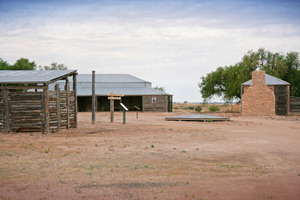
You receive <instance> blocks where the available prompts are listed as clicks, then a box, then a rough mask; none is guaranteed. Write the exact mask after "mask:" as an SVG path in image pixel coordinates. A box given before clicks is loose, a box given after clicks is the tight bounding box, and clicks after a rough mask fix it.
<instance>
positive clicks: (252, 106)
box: [242, 71, 275, 116]
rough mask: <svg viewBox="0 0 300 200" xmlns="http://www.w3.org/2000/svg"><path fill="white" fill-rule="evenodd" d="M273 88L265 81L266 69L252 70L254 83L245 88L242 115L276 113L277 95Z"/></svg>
mask: <svg viewBox="0 0 300 200" xmlns="http://www.w3.org/2000/svg"><path fill="white" fill-rule="evenodd" d="M272 89H273V88H272ZM272 89H271V88H270V87H268V86H267V85H266V83H265V72H264V71H254V72H252V85H250V86H249V87H248V88H247V89H246V88H245V89H244V94H243V96H242V115H244V116H254V115H256V116H273V115H275V95H274V91H273V90H274V89H273V90H272Z"/></svg>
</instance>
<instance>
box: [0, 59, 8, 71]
mask: <svg viewBox="0 0 300 200" xmlns="http://www.w3.org/2000/svg"><path fill="white" fill-rule="evenodd" d="M9 67H10V65H9V64H8V63H7V62H6V61H4V60H3V59H2V58H0V70H8V69H9Z"/></svg>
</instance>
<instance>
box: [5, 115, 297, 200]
mask: <svg viewBox="0 0 300 200" xmlns="http://www.w3.org/2000/svg"><path fill="white" fill-rule="evenodd" d="M189 113H190V112H185V113H184V112H180V113H153V112H145V113H139V119H136V113H135V112H128V113H127V124H125V125H123V124H122V113H120V112H117V113H115V123H110V122H109V113H108V112H99V113H97V114H96V125H92V124H91V113H79V115H78V119H79V125H78V128H77V129H70V130H63V131H62V132H60V133H55V134H51V135H42V134H41V133H14V134H0V199H104V200H108V199H195V200H213V199H216V200H218V199H220V200H221V199H222V200H231V199H243V200H250V199H251V200H252V199H255V200H256V199H259V200H260V199H266V200H269V199H272V200H283V199H288V200H299V199H300V117H299V116H289V117H241V116H236V114H232V113H226V114H223V115H228V116H231V121H228V122H173V121H165V120H164V118H165V117H166V116H174V115H178V114H189Z"/></svg>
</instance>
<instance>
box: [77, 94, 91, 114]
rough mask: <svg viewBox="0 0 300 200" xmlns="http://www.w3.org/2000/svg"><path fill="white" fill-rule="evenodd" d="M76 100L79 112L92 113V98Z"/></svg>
mask: <svg viewBox="0 0 300 200" xmlns="http://www.w3.org/2000/svg"><path fill="white" fill-rule="evenodd" d="M77 98H78V111H79V112H87V111H88V112H89V111H92V97H77Z"/></svg>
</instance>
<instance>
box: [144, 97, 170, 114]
mask: <svg viewBox="0 0 300 200" xmlns="http://www.w3.org/2000/svg"><path fill="white" fill-rule="evenodd" d="M152 97H156V103H152ZM143 111H153V112H156V111H158V112H168V96H164V95H156V96H155V95H153V96H143Z"/></svg>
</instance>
